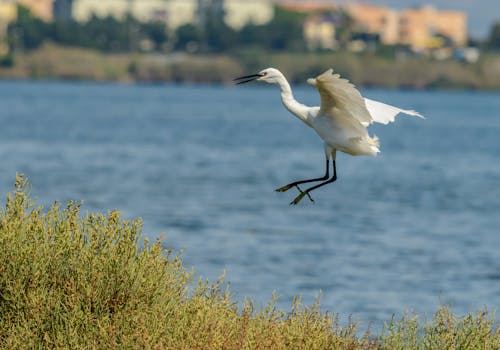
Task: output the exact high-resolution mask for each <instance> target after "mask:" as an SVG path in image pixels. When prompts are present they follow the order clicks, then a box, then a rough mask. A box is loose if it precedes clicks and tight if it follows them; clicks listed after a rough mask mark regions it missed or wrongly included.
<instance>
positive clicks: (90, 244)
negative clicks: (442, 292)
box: [0, 176, 500, 350]
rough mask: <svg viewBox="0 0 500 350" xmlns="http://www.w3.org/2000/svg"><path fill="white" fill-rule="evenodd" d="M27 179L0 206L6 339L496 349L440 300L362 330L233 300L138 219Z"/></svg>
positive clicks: (490, 333) (111, 344) (0, 327)
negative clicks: (433, 308) (379, 330)
mask: <svg viewBox="0 0 500 350" xmlns="http://www.w3.org/2000/svg"><path fill="white" fill-rule="evenodd" d="M29 193H30V191H29V187H28V186H27V182H26V180H25V179H24V177H23V176H17V178H16V183H15V190H14V191H13V192H12V193H10V194H9V195H8V196H7V202H6V205H5V208H4V209H2V210H0V347H1V348H4V349H16V348H37V349H46V348H49V349H50V348H65V349H81V348H85V349H353V350H355V349H499V348H500V331H499V329H498V328H496V329H495V328H494V321H493V318H492V317H488V315H487V314H486V313H479V314H477V315H475V316H473V315H469V316H466V317H464V318H458V317H456V316H454V315H452V314H451V312H450V311H449V310H448V309H447V308H445V307H443V308H441V309H440V310H438V312H437V314H436V315H435V319H434V320H433V321H432V322H427V323H425V325H424V326H423V327H421V326H419V324H418V322H417V320H416V318H403V320H401V321H398V322H396V321H393V322H391V323H390V324H389V325H388V326H387V327H386V329H385V331H384V332H383V334H382V335H381V336H380V337H378V338H376V339H375V338H371V337H370V334H369V333H367V334H366V336H364V337H358V336H357V329H356V325H353V324H352V325H349V326H347V327H341V326H340V325H339V324H338V323H337V322H336V320H335V318H334V317H333V315H325V314H322V313H321V312H320V311H319V307H318V305H313V306H312V307H306V306H304V305H302V304H301V303H300V299H297V300H296V301H295V302H294V305H293V307H292V310H291V312H288V313H285V312H283V311H279V310H277V308H276V303H275V301H272V302H270V303H269V304H268V305H267V307H266V308H264V309H263V310H256V309H255V308H254V307H253V304H252V303H251V302H246V303H245V304H244V305H243V306H242V307H238V306H237V305H236V303H235V302H233V301H232V300H231V297H230V293H229V290H228V289H227V288H222V279H221V280H219V281H217V282H216V283H214V284H209V283H208V282H204V281H202V280H199V281H198V283H193V273H192V272H189V271H186V269H185V268H184V267H183V265H182V261H181V259H180V258H179V256H177V255H175V254H172V253H171V252H169V251H165V250H164V249H162V244H161V242H160V241H159V240H158V241H156V242H155V243H152V244H149V243H148V241H147V240H144V243H143V244H142V248H140V247H139V244H140V242H141V241H142V238H141V234H140V232H141V221H140V220H136V221H124V220H122V219H121V218H120V215H119V213H118V212H117V211H111V212H109V213H108V214H107V215H102V214H87V215H86V216H84V217H82V216H81V213H80V206H79V204H77V203H74V202H70V203H68V204H67V205H66V206H65V207H60V206H59V205H58V204H54V205H53V206H52V207H51V208H49V209H48V210H47V211H43V209H42V207H35V206H34V203H32V201H31V200H30V196H29Z"/></svg>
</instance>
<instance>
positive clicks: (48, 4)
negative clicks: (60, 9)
mask: <svg viewBox="0 0 500 350" xmlns="http://www.w3.org/2000/svg"><path fill="white" fill-rule="evenodd" d="M17 2H18V3H19V5H21V6H24V7H26V8H28V9H29V10H30V12H31V14H32V15H33V16H34V17H38V18H40V19H42V20H44V21H46V22H50V21H52V19H53V18H54V15H53V13H54V0H18V1H17Z"/></svg>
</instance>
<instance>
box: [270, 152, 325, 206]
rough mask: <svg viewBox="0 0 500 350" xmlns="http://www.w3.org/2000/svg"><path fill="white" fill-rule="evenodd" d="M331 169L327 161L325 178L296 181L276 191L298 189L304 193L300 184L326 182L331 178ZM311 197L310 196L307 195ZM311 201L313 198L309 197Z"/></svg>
mask: <svg viewBox="0 0 500 350" xmlns="http://www.w3.org/2000/svg"><path fill="white" fill-rule="evenodd" d="M329 168H330V160H329V159H327V160H326V173H325V176H323V177H318V178H316V179H308V180H300V181H295V182H292V183H289V184H288V185H285V186H283V187H280V188H278V189H276V192H285V191H288V190H289V189H290V188H292V187H297V189H298V190H299V191H300V192H301V193H303V191H302V190H301V189H300V187H299V185H300V184H305V183H308V182H315V181H324V180H327V179H328V176H330V175H329V174H330V173H329ZM307 195H308V196H309V194H307ZM309 199H311V201H312V198H311V197H309Z"/></svg>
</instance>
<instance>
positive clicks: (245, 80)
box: [233, 74, 264, 85]
mask: <svg viewBox="0 0 500 350" xmlns="http://www.w3.org/2000/svg"><path fill="white" fill-rule="evenodd" d="M262 76H264V74H251V75H245V76H243V77H239V78H235V79H233V81H235V82H237V83H236V85H238V84H244V83H249V82H251V81H254V80H255V79H257V78H260V77H262Z"/></svg>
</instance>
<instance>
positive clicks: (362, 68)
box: [0, 43, 500, 89]
mask: <svg viewBox="0 0 500 350" xmlns="http://www.w3.org/2000/svg"><path fill="white" fill-rule="evenodd" d="M270 66H274V67H277V68H279V69H280V70H282V71H283V72H284V73H285V74H286V75H287V77H288V78H289V79H290V80H291V81H292V82H294V83H304V82H305V80H306V78H308V77H311V76H315V75H316V74H319V73H321V72H323V71H324V70H326V69H328V68H330V67H333V68H334V69H335V70H336V71H337V72H339V73H340V74H342V75H343V76H345V77H347V78H348V79H350V80H351V81H353V82H354V83H355V84H356V85H359V86H379V87H389V88H462V89H464V88H468V89H500V55H498V54H489V55H483V56H482V58H481V59H480V60H479V61H478V62H477V63H474V64H467V63H463V62H458V61H454V60H446V61H435V60H431V59H423V58H415V57H406V58H400V59H394V58H384V57H381V56H376V55H369V54H355V53H350V52H345V51H344V52H330V53H326V52H325V53H297V52H296V53H270V52H262V51H255V50H248V51H239V52H237V53H234V54H233V55H227V54H204V55H202V54H197V55H191V54H186V53H177V54H170V55H158V54H139V53H135V54H126V53H122V54H118V53H114V54H111V53H108V54H105V53H101V52H99V51H94V50H92V49H83V48H70V47H63V46H57V45H54V44H50V43H46V44H43V45H42V46H41V47H40V48H38V49H37V50H34V51H29V52H25V53H22V54H21V53H18V54H17V55H16V64H15V65H13V66H10V67H0V78H10V79H63V80H68V79H69V80H91V81H118V82H176V83H178V82H188V83H197V82H205V83H226V84H229V83H230V82H231V81H232V79H233V78H234V77H236V76H238V75H241V74H245V73H253V72H255V71H259V70H261V69H263V68H267V67H270Z"/></svg>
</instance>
